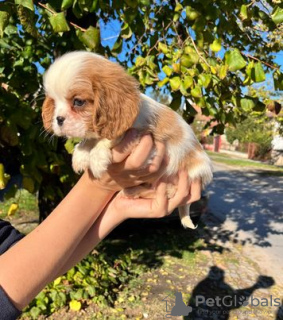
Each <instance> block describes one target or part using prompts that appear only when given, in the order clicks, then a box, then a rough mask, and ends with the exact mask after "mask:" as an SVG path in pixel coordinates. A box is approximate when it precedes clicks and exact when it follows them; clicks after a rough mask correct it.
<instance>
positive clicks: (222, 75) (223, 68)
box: [218, 64, 228, 80]
mask: <svg viewBox="0 0 283 320" xmlns="http://www.w3.org/2000/svg"><path fill="white" fill-rule="evenodd" d="M227 71H228V65H227V64H223V65H222V66H221V67H220V68H219V72H218V76H219V78H220V79H221V80H223V79H224V78H225V77H226V76H227Z"/></svg>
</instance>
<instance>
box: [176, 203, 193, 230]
mask: <svg viewBox="0 0 283 320" xmlns="http://www.w3.org/2000/svg"><path fill="white" fill-rule="evenodd" d="M190 206H191V205H190V204H186V205H185V206H182V207H178V210H179V216H180V219H181V223H182V225H183V226H184V228H190V229H196V228H197V225H194V223H193V221H192V219H191V217H190Z"/></svg>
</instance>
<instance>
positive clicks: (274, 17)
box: [271, 6, 283, 24]
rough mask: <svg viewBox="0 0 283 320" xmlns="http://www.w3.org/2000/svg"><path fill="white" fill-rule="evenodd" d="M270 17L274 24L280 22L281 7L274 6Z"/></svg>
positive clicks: (282, 17) (282, 11) (281, 17)
mask: <svg viewBox="0 0 283 320" xmlns="http://www.w3.org/2000/svg"><path fill="white" fill-rule="evenodd" d="M271 19H272V20H273V22H274V23H275V24H280V23H282V22H283V9H282V8H280V7H279V6H275V7H274V9H273V12H272V14H271Z"/></svg>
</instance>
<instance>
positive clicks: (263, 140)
mask: <svg viewBox="0 0 283 320" xmlns="http://www.w3.org/2000/svg"><path fill="white" fill-rule="evenodd" d="M226 136H227V140H228V141H229V142H230V143H233V141H235V140H238V141H239V142H241V143H256V144H257V145H258V151H257V152H258V156H259V157H260V158H261V157H264V155H265V154H266V153H267V152H268V151H270V149H271V141H272V138H273V125H272V123H271V122H270V121H266V117H263V116H261V117H258V118H256V117H255V116H254V117H249V118H247V119H245V120H244V121H243V122H242V123H239V124H238V125H237V126H236V128H233V127H229V128H227V129H226Z"/></svg>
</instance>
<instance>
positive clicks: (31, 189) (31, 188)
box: [22, 177, 34, 193]
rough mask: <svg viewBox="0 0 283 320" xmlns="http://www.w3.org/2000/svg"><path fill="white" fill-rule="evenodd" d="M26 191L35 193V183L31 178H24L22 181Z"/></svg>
mask: <svg viewBox="0 0 283 320" xmlns="http://www.w3.org/2000/svg"><path fill="white" fill-rule="evenodd" d="M22 184H23V187H24V189H26V190H27V191H28V192H30V193H33V192H34V181H33V179H32V178H30V177H24V178H23V181H22Z"/></svg>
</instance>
